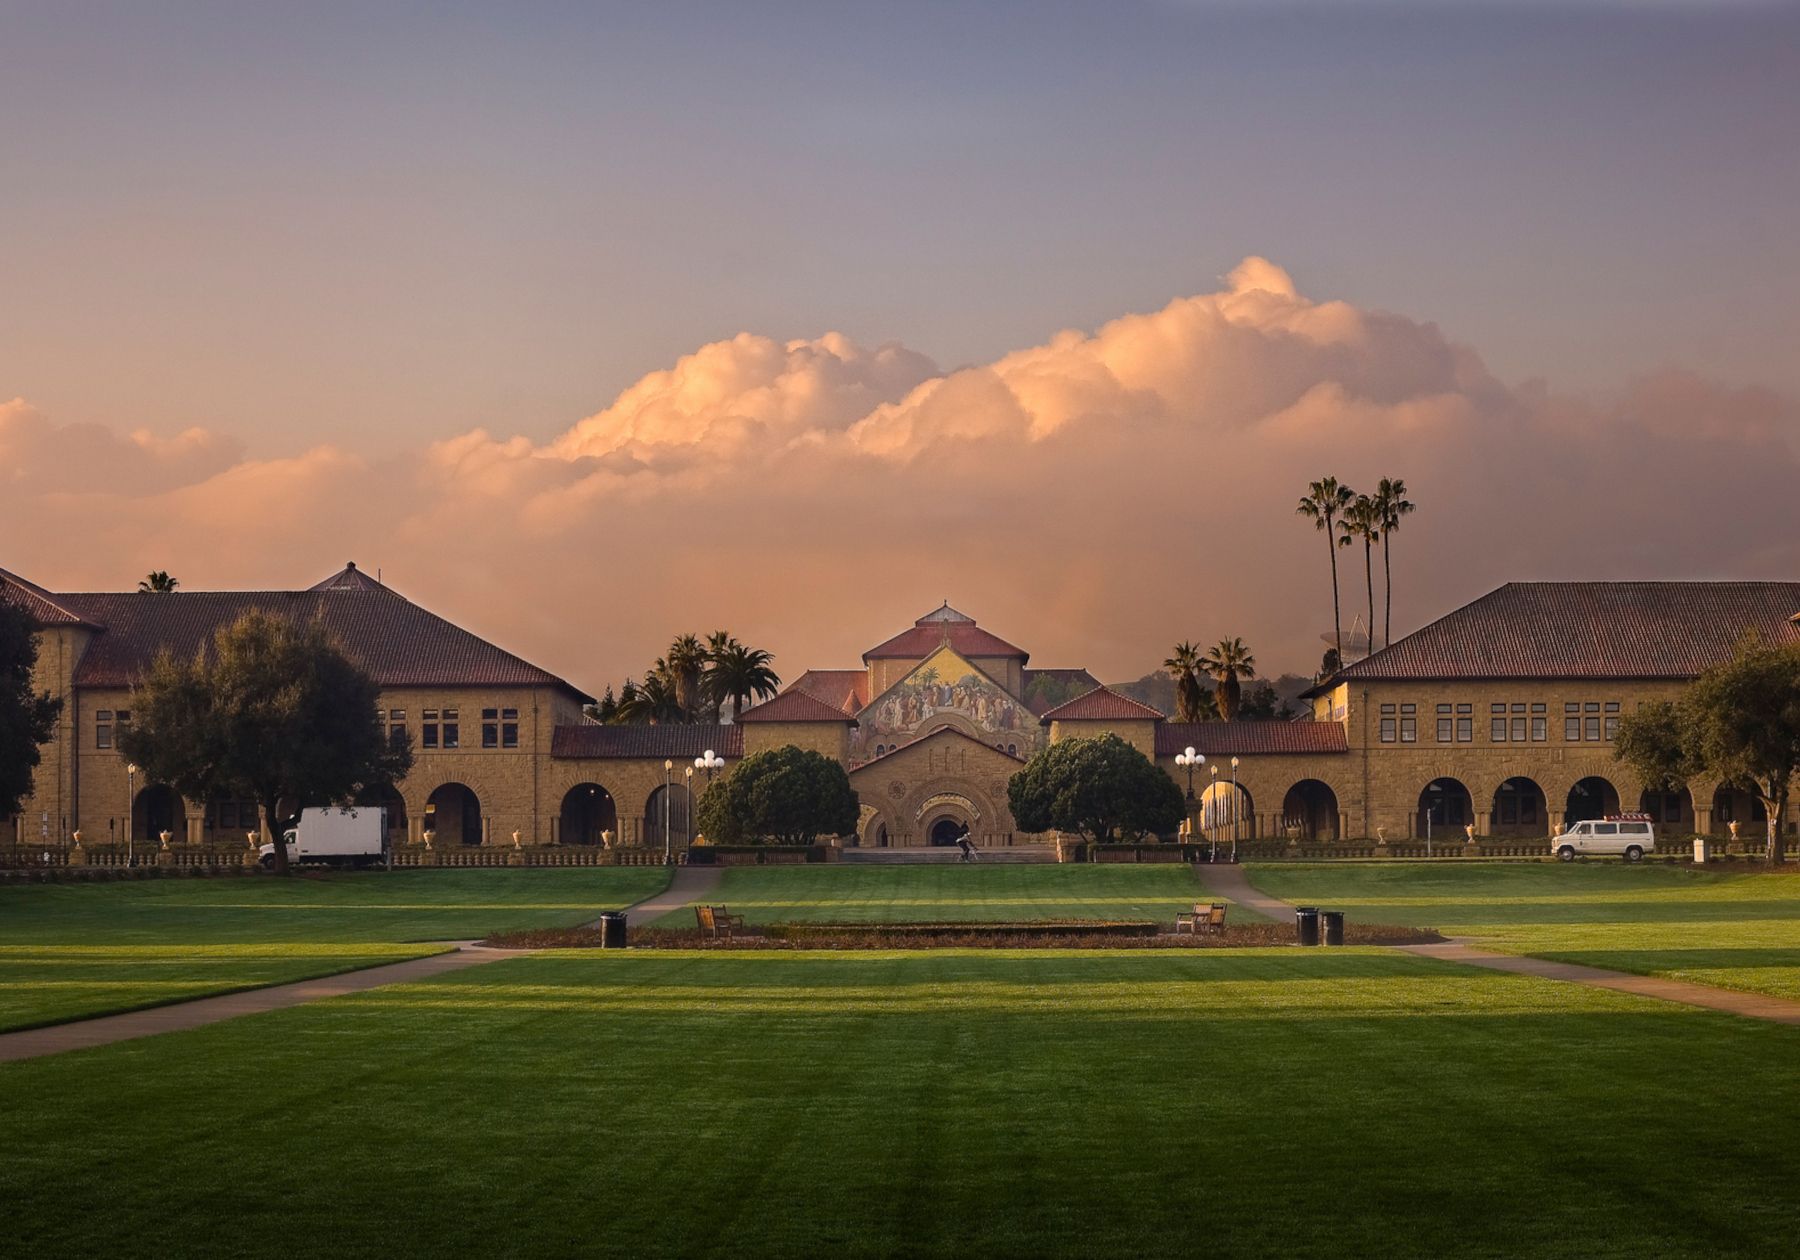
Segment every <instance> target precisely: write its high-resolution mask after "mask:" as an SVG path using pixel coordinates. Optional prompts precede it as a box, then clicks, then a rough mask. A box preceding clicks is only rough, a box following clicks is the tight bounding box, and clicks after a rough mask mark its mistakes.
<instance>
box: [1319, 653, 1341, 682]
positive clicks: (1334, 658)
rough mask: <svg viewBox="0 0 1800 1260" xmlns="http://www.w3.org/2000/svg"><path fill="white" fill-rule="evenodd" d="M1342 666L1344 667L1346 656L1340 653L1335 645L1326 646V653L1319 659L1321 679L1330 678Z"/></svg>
mask: <svg viewBox="0 0 1800 1260" xmlns="http://www.w3.org/2000/svg"><path fill="white" fill-rule="evenodd" d="M1342 668H1344V658H1343V657H1341V656H1339V655H1338V650H1337V649H1336V648H1334V647H1328V648H1326V649H1325V655H1324V656H1322V657H1321V658H1320V659H1319V677H1320V679H1326V678H1330V677H1331V676H1332V675H1333V674H1335V673H1337V672H1338V671H1339V670H1340V669H1342Z"/></svg>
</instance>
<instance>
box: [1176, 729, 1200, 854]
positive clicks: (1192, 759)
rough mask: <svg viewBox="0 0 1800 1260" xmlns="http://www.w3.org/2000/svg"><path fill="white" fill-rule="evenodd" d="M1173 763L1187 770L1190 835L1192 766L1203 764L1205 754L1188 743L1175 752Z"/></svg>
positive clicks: (1192, 797)
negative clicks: (1198, 751) (1196, 750)
mask: <svg viewBox="0 0 1800 1260" xmlns="http://www.w3.org/2000/svg"><path fill="white" fill-rule="evenodd" d="M1175 764H1176V765H1178V766H1181V767H1182V768H1183V769H1185V770H1186V771H1187V779H1188V785H1187V816H1188V834H1189V835H1190V836H1191V835H1192V834H1193V828H1194V767H1195V766H1203V765H1205V764H1206V755H1205V754H1204V753H1197V752H1195V751H1194V746H1193V745H1192V744H1189V745H1188V746H1187V747H1186V748H1184V749H1182V750H1181V751H1180V752H1178V753H1176V754H1175Z"/></svg>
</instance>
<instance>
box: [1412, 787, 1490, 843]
mask: <svg viewBox="0 0 1800 1260" xmlns="http://www.w3.org/2000/svg"><path fill="white" fill-rule="evenodd" d="M1474 820H1475V805H1474V802H1473V801H1471V800H1470V799H1469V789H1468V788H1466V787H1464V786H1463V785H1462V783H1461V781H1459V780H1457V779H1433V780H1432V781H1431V782H1430V783H1427V784H1426V785H1425V790H1424V791H1423V792H1420V793H1419V812H1418V815H1417V817H1416V818H1415V819H1414V820H1413V821H1414V823H1415V826H1416V831H1415V832H1414V834H1415V835H1417V836H1420V837H1432V836H1441V835H1445V834H1458V835H1460V834H1461V833H1462V829H1463V828H1464V827H1466V826H1468V825H1469V824H1470V823H1471V822H1473V821H1474Z"/></svg>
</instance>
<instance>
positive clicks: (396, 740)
mask: <svg viewBox="0 0 1800 1260" xmlns="http://www.w3.org/2000/svg"><path fill="white" fill-rule="evenodd" d="M387 720H388V743H389V744H390V745H391V746H393V747H395V748H398V747H400V745H402V744H404V743H405V742H406V710H405V709H389V710H388V715H387Z"/></svg>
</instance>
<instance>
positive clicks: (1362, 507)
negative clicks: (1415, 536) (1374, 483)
mask: <svg viewBox="0 0 1800 1260" xmlns="http://www.w3.org/2000/svg"><path fill="white" fill-rule="evenodd" d="M1357 538H1360V539H1362V545H1363V577H1364V579H1365V580H1366V581H1367V582H1368V586H1369V651H1370V652H1374V650H1375V544H1376V543H1378V542H1380V541H1381V508H1380V507H1379V505H1377V504H1376V502H1375V500H1374V499H1371V498H1370V497H1369V496H1368V495H1366V494H1359V495H1357V496H1356V501H1355V502H1354V503H1352V504H1351V505H1350V506H1349V507H1347V508H1345V509H1344V514H1343V516H1342V518H1340V519H1339V521H1338V546H1340V547H1348V546H1349V545H1350V543H1351V541H1352V540H1353V539H1357Z"/></svg>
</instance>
